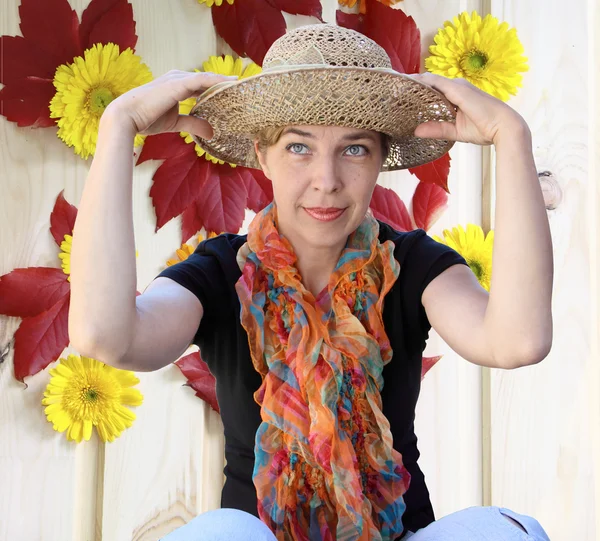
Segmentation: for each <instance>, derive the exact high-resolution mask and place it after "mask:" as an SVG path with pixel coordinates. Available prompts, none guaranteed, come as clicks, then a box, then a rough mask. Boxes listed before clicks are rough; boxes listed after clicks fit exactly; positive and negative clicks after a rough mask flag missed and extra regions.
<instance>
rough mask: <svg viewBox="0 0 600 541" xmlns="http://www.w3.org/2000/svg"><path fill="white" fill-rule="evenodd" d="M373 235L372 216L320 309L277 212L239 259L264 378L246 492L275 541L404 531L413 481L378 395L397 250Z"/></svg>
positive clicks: (253, 232) (263, 218)
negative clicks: (252, 494) (252, 491)
mask: <svg viewBox="0 0 600 541" xmlns="http://www.w3.org/2000/svg"><path fill="white" fill-rule="evenodd" d="M378 234H379V224H378V222H377V220H375V219H374V218H373V217H372V215H371V214H370V213H369V214H368V215H367V216H366V217H365V219H364V221H363V222H362V223H361V224H360V226H359V227H358V228H357V230H356V231H355V232H354V233H352V234H351V235H350V237H349V238H348V242H347V244H346V247H345V248H344V250H343V251H342V254H341V256H340V259H339V261H338V263H337V265H336V267H335V270H334V272H333V274H332V275H331V279H330V280H329V284H328V286H327V287H326V288H325V289H324V290H323V292H322V293H321V294H320V295H319V296H318V297H317V298H315V297H314V296H313V295H312V293H310V292H309V291H308V290H307V289H306V288H305V287H304V285H303V284H302V281H301V277H300V275H299V273H298V270H297V268H296V267H295V266H294V265H295V263H296V256H295V254H294V251H293V248H292V246H291V245H290V243H289V242H288V241H287V240H286V239H285V238H283V237H281V236H280V235H279V233H278V231H277V225H276V211H275V207H274V206H273V204H271V205H269V206H268V207H267V208H265V209H264V210H263V211H262V212H260V213H259V214H257V215H256V217H255V218H254V220H253V221H252V223H251V224H250V228H249V232H248V239H247V243H246V244H245V245H244V246H243V247H242V249H240V251H239V253H238V264H239V265H240V269H242V276H241V278H240V279H239V281H238V282H237V284H236V290H237V293H238V296H239V298H240V302H241V322H242V325H243V327H244V328H245V329H246V331H247V333H248V340H249V345H250V353H251V356H252V362H253V364H254V367H255V369H256V370H257V371H258V372H259V373H260V374H261V376H262V384H261V386H260V388H259V389H258V390H257V391H256V392H255V393H254V399H255V400H256V402H257V403H258V404H259V405H260V406H261V419H262V423H261V424H260V426H259V428H258V431H257V432H256V439H255V449H254V452H255V464H254V472H253V482H254V485H255V487H256V491H257V498H258V513H259V516H260V518H261V520H262V521H263V522H265V524H267V525H268V526H269V527H270V528H271V530H272V531H273V533H274V534H275V536H276V537H277V539H278V541H291V540H294V541H300V540H302V541H334V540H337V541H355V540H361V541H365V540H369V541H371V540H385V541H387V540H390V541H391V540H393V539H396V538H397V537H398V536H399V535H400V534H401V533H402V531H403V526H402V520H401V517H402V514H403V513H404V511H405V509H406V506H405V504H404V498H403V496H402V495H403V494H404V493H405V492H406V490H407V489H408V486H409V483H410V474H409V472H408V470H406V468H405V467H404V465H403V464H402V456H401V455H400V453H398V452H397V451H396V450H394V449H393V447H392V434H391V432H390V426H389V422H388V420H387V419H386V417H385V416H384V415H383V412H382V402H381V395H380V391H381V389H382V388H383V376H382V372H383V367H384V365H386V364H387V363H388V362H389V361H390V360H391V358H392V349H391V346H390V342H389V340H388V337H387V335H386V332H385V328H384V325H383V320H382V310H383V300H384V297H385V295H386V293H387V292H388V291H389V290H390V288H391V287H392V285H393V284H394V282H395V281H396V279H397V277H398V275H399V272H400V265H399V264H398V262H397V261H396V260H395V259H394V243H393V242H392V241H387V242H384V243H383V244H381V243H380V242H379V239H378ZM326 296H329V298H326ZM329 306H330V308H325V307H329Z"/></svg>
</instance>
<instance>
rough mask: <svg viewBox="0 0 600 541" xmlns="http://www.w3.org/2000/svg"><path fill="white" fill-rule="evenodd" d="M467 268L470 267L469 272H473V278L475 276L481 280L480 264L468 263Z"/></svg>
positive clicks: (475, 262) (481, 270)
mask: <svg viewBox="0 0 600 541" xmlns="http://www.w3.org/2000/svg"><path fill="white" fill-rule="evenodd" d="M469 267H471V270H472V271H473V274H475V276H477V279H478V280H481V277H482V276H483V267H482V265H481V263H479V261H472V260H471V261H469Z"/></svg>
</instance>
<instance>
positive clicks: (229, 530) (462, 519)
mask: <svg viewBox="0 0 600 541" xmlns="http://www.w3.org/2000/svg"><path fill="white" fill-rule="evenodd" d="M503 515H507V516H509V517H511V518H512V519H514V520H515V521H517V522H518V523H519V524H520V525H521V526H523V528H524V530H525V531H523V530H522V529H521V528H519V526H517V525H515V524H514V523H512V522H511V521H509V520H508V519H506V518H505V517H504V516H503ZM404 539H410V541H499V540H502V541H550V539H549V537H548V535H547V534H546V532H545V531H544V529H543V528H542V526H541V525H540V523H539V522H538V521H537V520H535V519H534V518H532V517H529V516H526V515H520V514H519V513H515V512H514V511H511V510H510V509H506V508H504V507H497V506H491V507H479V506H475V507H469V508H467V509H463V510H461V511H456V512H455V513H451V514H450V515H446V516H445V517H442V518H440V519H438V520H436V521H435V522H432V523H431V524H430V525H429V526H427V527H426V528H422V529H420V530H419V531H417V532H416V533H412V532H408V534H407V535H406V536H405V537H404V538H403V540H402V541H404ZM242 540H243V541H277V540H276V538H275V536H274V535H273V534H272V533H271V530H269V528H268V527H267V526H266V524H264V523H263V522H262V521H260V520H259V519H258V518H257V517H255V516H254V515H251V514H250V513H246V512H245V511H240V510H238V509H215V510H214V511H207V512H206V513H202V514H201V515H198V516H197V517H196V518H195V519H193V520H191V521H190V522H188V523H187V524H186V525H184V526H182V527H181V528H178V529H177V530H175V531H173V532H171V533H170V534H168V535H167V536H165V537H163V538H162V541H242Z"/></svg>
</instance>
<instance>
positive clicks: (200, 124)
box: [172, 115, 214, 139]
mask: <svg viewBox="0 0 600 541" xmlns="http://www.w3.org/2000/svg"><path fill="white" fill-rule="evenodd" d="M172 131H174V132H180V131H185V132H188V133H191V134H193V135H197V136H198V137H202V139H212V138H213V135H214V132H213V129H212V126H211V125H210V124H209V123H208V122H207V121H206V120H204V119H202V118H198V117H195V116H191V115H179V118H178V119H177V122H176V123H175V126H174V127H173V129H172Z"/></svg>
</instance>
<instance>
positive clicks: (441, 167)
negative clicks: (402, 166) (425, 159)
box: [409, 152, 450, 193]
mask: <svg viewBox="0 0 600 541" xmlns="http://www.w3.org/2000/svg"><path fill="white" fill-rule="evenodd" d="M409 171H410V172H411V173H412V174H413V175H415V176H416V177H417V178H418V179H419V180H420V181H421V182H430V183H432V184H435V185H436V186H439V187H440V188H443V189H444V191H445V192H447V193H450V190H448V175H449V174H450V154H449V153H447V152H446V154H444V155H443V156H442V157H441V158H438V159H437V160H435V161H433V162H429V163H426V164H425V165H419V166H418V167H413V168H411V169H409Z"/></svg>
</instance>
